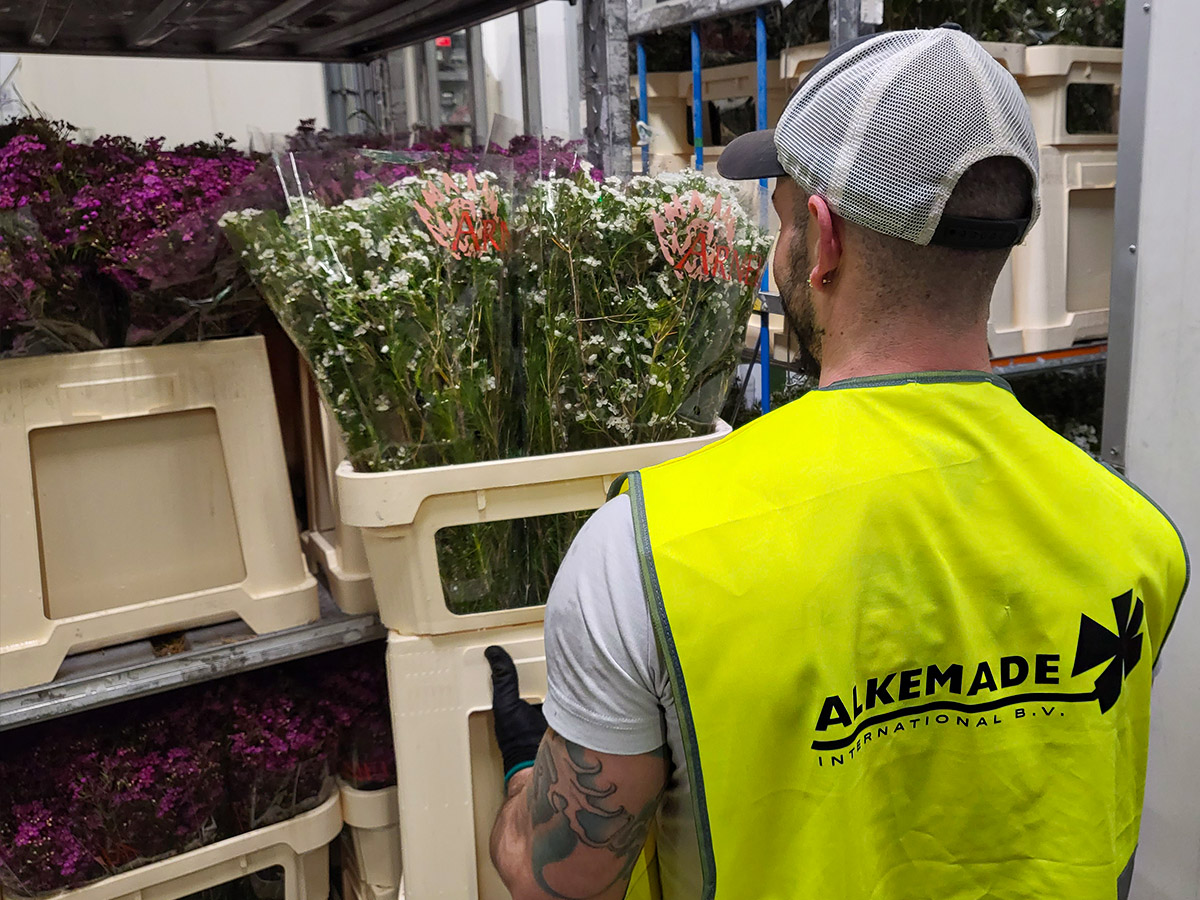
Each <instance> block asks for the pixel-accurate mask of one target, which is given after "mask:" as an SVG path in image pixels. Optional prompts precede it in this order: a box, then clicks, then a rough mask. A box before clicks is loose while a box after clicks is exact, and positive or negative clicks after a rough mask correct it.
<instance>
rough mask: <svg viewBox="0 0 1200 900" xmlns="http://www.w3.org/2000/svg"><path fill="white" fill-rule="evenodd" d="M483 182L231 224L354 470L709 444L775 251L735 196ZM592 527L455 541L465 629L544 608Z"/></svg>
mask: <svg viewBox="0 0 1200 900" xmlns="http://www.w3.org/2000/svg"><path fill="white" fill-rule="evenodd" d="M497 183H498V179H497V178H496V177H495V176H493V175H490V174H488V173H485V172H474V173H472V172H467V173H454V174H446V173H441V172H427V173H425V174H422V175H420V176H413V177H409V178H405V179H402V180H400V181H399V182H397V183H395V184H392V185H389V186H386V187H381V188H379V189H378V190H376V191H375V192H374V193H372V194H370V195H368V196H366V197H363V198H361V199H355V200H348V201H346V202H344V203H342V204H340V205H337V206H325V205H322V204H320V203H318V202H316V201H314V200H313V199H311V198H305V197H301V198H298V199H296V200H295V201H293V203H292V206H291V210H290V212H289V214H288V215H287V216H286V217H284V218H280V217H278V216H274V215H273V214H260V213H255V212H253V211H248V212H245V213H240V214H237V215H230V216H227V217H226V218H225V220H224V224H225V226H226V228H227V229H228V230H229V232H230V233H231V234H232V235H233V236H234V237H235V238H236V240H237V242H238V243H239V244H240V245H241V246H242V247H243V259H244V262H245V265H246V266H247V268H248V270H249V271H250V273H251V274H252V275H253V276H254V278H255V280H256V282H257V283H258V284H259V286H260V288H261V289H262V291H263V293H264V295H265V296H266V297H267V299H268V302H269V303H270V304H271V307H272V309H273V310H274V311H275V313H276V314H277V315H278V317H279V319H280V321H281V322H282V323H283V325H284V326H285V327H286V328H287V329H288V331H289V333H290V334H291V336H292V338H293V340H295V342H296V343H297V345H298V346H299V347H300V349H301V351H302V352H303V353H304V355H305V357H306V358H307V359H308V361H309V362H310V363H311V365H312V368H313V372H314V374H315V376H316V380H317V383H318V385H319V386H320V388H321V390H322V392H323V394H324V395H325V397H326V398H327V399H328V400H329V403H330V405H331V406H332V408H333V410H334V413H335V415H336V417H337V419H338V423H339V425H340V426H341V429H342V432H343V434H344V437H345V442H346V446H347V448H348V451H349V457H350V461H351V463H352V464H353V466H354V468H355V469H356V470H358V471H381V470H388V469H397V468H409V467H418V466H439V465H452V464H458V463H466V462H475V461H480V460H492V459H501V458H504V457H507V456H513V455H537V454H544V453H561V452H565V451H571V450H584V449H593V448H597V447H608V446H617V445H622V444H632V443H644V442H650V441H663V440H671V439H675V438H682V437H688V436H692V435H697V434H701V433H704V432H705V431H708V430H710V429H711V428H712V427H713V422H714V420H715V418H716V416H717V413H718V411H719V409H720V407H721V403H722V401H723V400H724V398H725V394H726V390H727V387H728V382H729V378H730V376H731V375H732V372H733V370H734V368H735V366H736V363H737V359H738V354H739V352H740V348H741V345H742V341H743V338H744V332H745V327H746V321H747V319H748V317H749V314H750V309H751V305H752V303H753V298H754V293H755V290H756V288H757V284H758V279H759V276H760V274H761V270H762V263H763V260H764V258H765V254H766V252H767V248H768V241H767V238H766V236H765V235H764V234H763V233H762V232H761V231H760V230H759V229H758V228H757V227H756V226H755V225H754V224H753V223H752V222H751V221H750V219H749V218H748V217H747V215H746V214H745V212H744V211H743V210H742V208H741V206H739V205H738V203H737V201H736V200H735V199H734V197H733V196H732V195H731V194H730V193H728V191H727V189H726V188H725V187H724V186H723V185H722V183H720V182H718V181H716V180H714V179H710V178H707V177H705V176H704V175H700V174H695V173H685V174H679V175H662V176H658V177H653V178H645V177H644V178H635V179H633V180H632V181H630V182H628V183H623V182H621V181H620V180H618V179H607V180H602V181H599V182H597V180H596V178H595V177H594V175H593V173H592V172H590V171H588V170H587V169H586V168H581V169H580V170H579V171H575V172H572V173H570V174H564V175H554V174H551V175H549V176H548V177H545V178H542V179H539V180H536V181H534V182H533V183H532V184H531V185H528V186H527V187H526V188H524V189H523V190H522V192H521V196H520V198H519V200H518V201H512V200H511V199H510V195H509V193H508V192H506V191H503V190H500V189H499V188H498V187H497ZM584 517H585V516H584V515H581V514H572V515H569V516H557V517H543V518H540V519H534V520H528V521H524V522H517V523H508V522H497V523H488V524H486V525H479V526H471V527H465V526H464V527H459V528H447V529H444V530H443V531H442V532H440V533H439V535H438V542H439V547H438V555H439V560H440V565H441V571H442V576H443V585H444V588H445V591H446V596H447V600H448V602H449V604H450V607H451V609H452V610H453V611H454V612H459V613H462V612H473V611H478V610H482V609H489V608H497V607H507V606H519V605H527V604H531V603H540V602H543V601H544V599H545V594H546V591H547V590H548V589H549V585H550V582H551V581H552V579H553V576H554V572H555V571H556V570H557V567H558V563H559V561H560V560H561V558H562V555H563V553H564V552H565V550H566V548H567V546H568V545H569V543H570V541H571V539H572V538H573V536H574V534H575V531H576V529H577V528H578V525H579V524H580V522H581V521H582V519H583V518H584Z"/></svg>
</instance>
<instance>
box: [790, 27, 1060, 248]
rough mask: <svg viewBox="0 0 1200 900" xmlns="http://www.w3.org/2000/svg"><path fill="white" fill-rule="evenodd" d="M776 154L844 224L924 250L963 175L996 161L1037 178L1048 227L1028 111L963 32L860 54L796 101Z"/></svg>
mask: <svg viewBox="0 0 1200 900" xmlns="http://www.w3.org/2000/svg"><path fill="white" fill-rule="evenodd" d="M775 146H776V150H777V151H778V154H779V161H780V163H781V164H782V165H783V167H784V168H785V169H786V170H787V171H788V173H789V174H790V175H791V176H792V177H793V178H794V179H795V180H796V181H797V182H799V183H800V185H801V186H802V187H804V188H805V189H806V190H807V191H808V192H809V193H810V194H820V195H821V196H823V197H825V198H826V199H827V200H828V201H829V204H830V206H831V207H832V208H833V209H834V211H835V212H837V213H838V214H839V215H840V216H842V217H843V218H845V219H847V220H848V221H851V222H855V223H856V224H859V225H862V226H863V227H865V228H870V229H872V230H874V231H879V232H882V233H883V234H889V235H893V236H894V237H899V238H904V239H905V240H909V241H913V242H915V243H917V244H928V243H929V241H930V239H931V238H932V237H933V234H934V232H935V231H936V230H937V226H938V222H939V221H940V219H941V216H942V210H943V209H944V208H945V205H946V200H947V199H949V197H950V194H951V192H952V191H953V190H954V187H955V185H956V184H958V179H959V178H960V177H961V176H962V174H963V172H965V171H966V170H967V169H968V168H970V167H971V166H972V165H974V164H975V163H976V162H979V161H980V160H982V159H986V158H988V157H992V156H1012V157H1015V158H1017V159H1019V160H1021V162H1023V163H1024V164H1025V165H1026V167H1027V168H1028V169H1029V171H1030V174H1031V175H1032V177H1033V184H1034V198H1033V206H1034V208H1033V218H1034V220H1036V218H1037V213H1038V198H1037V183H1038V152H1037V139H1036V137H1035V136H1034V132H1033V122H1032V120H1031V119H1030V116H1029V107H1028V106H1027V105H1026V103H1025V98H1024V97H1023V96H1022V95H1021V90H1020V88H1019V87H1018V86H1017V83H1016V81H1015V80H1014V79H1013V77H1012V75H1010V74H1009V73H1008V71H1007V70H1006V69H1005V68H1004V67H1003V66H1001V65H1000V64H999V63H997V62H996V61H995V60H994V59H992V58H991V57H990V56H989V55H988V54H987V51H985V50H984V49H983V47H982V46H980V44H979V43H978V42H977V41H975V40H974V39H973V38H971V37H969V36H968V35H966V34H964V33H962V32H961V31H955V30H952V29H949V28H936V29H933V30H932V31H899V32H893V33H890V34H883V35H880V36H879V37H877V38H874V39H872V40H868V41H864V42H863V43H862V44H859V45H858V46H856V47H854V48H853V49H851V50H849V51H848V52H846V53H845V54H844V55H843V56H841V57H838V58H837V59H835V60H833V61H832V62H830V63H829V64H828V65H827V66H825V67H824V68H823V69H821V70H820V71H818V72H817V73H816V74H815V75H814V76H813V77H812V78H811V79H810V80H809V81H808V82H806V83H805V84H804V85H802V86H801V87H800V89H799V90H798V91H797V92H796V93H795V95H794V96H793V97H792V99H791V100H790V101H789V103H788V105H787V108H786V109H785V110H784V113H783V115H782V116H781V117H780V120H779V125H778V127H777V128H776V130H775ZM1030 224H1031V225H1032V222H1031V223H1030Z"/></svg>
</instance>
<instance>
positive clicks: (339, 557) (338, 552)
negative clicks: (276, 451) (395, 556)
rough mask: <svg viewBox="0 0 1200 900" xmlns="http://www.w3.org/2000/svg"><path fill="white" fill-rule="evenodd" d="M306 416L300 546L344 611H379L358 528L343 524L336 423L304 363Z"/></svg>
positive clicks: (340, 447) (342, 453) (342, 451)
mask: <svg viewBox="0 0 1200 900" xmlns="http://www.w3.org/2000/svg"><path fill="white" fill-rule="evenodd" d="M300 370H301V371H300V384H301V386H302V387H301V390H302V397H301V400H302V409H303V415H304V435H305V440H304V480H305V485H306V487H307V494H308V531H306V532H304V534H302V535H301V536H300V543H301V545H302V546H303V547H304V553H305V555H306V556H307V557H308V561H309V564H310V565H312V566H313V567H314V569H315V570H316V571H320V572H322V573H323V574H324V575H325V580H326V582H327V583H328V584H329V593H331V594H332V595H333V602H334V603H336V604H337V606H338V608H339V609H340V610H342V612H344V613H348V614H350V615H360V614H363V613H373V612H376V611H377V610H378V609H379V607H378V605H377V604H376V603H375V586H374V585H373V584H372V583H371V573H370V570H369V569H368V568H367V551H366V549H365V548H364V547H363V540H362V534H361V533H360V532H359V530H358V529H357V528H354V527H353V526H350V525H347V524H346V523H345V522H343V521H342V518H341V515H340V514H339V512H338V493H337V491H338V488H337V480H336V478H335V477H334V473H335V472H336V471H337V467H338V464H339V463H341V461H342V460H343V459H345V458H346V448H345V447H344V446H343V444H342V440H341V435H340V433H339V431H338V425H337V422H336V421H335V420H334V417H333V414H332V413H331V412H330V411H329V408H328V406H327V405H326V404H325V402H324V401H323V400H322V399H321V395H320V393H319V392H318V391H317V386H316V384H315V383H314V381H313V379H312V375H311V373H310V372H309V369H308V365H307V364H306V363H305V362H303V360H302V361H301V363H300Z"/></svg>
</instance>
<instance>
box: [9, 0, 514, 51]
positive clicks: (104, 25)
mask: <svg viewBox="0 0 1200 900" xmlns="http://www.w3.org/2000/svg"><path fill="white" fill-rule="evenodd" d="M531 2H532V0H0V52H9V53H77V54H80V53H81V54H120V55H127V56H176V57H219V58H229V59H286V60H324V61H337V60H362V59H369V58H371V57H373V56H377V55H379V54H381V53H384V52H386V51H388V50H392V49H395V48H396V47H402V46H406V45H408V44H414V43H416V42H418V41H424V40H427V39H429V38H432V37H437V36H438V35H443V34H448V33H449V32H452V31H457V30H458V29H460V28H465V27H467V26H470V25H475V24H477V23H479V22H482V21H484V20H485V19H490V18H492V17H494V16H498V15H501V14H503V13H506V12H510V11H512V10H514V9H518V8H520V7H522V6H528V5H530V4H531Z"/></svg>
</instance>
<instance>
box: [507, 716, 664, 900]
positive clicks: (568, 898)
mask: <svg viewBox="0 0 1200 900" xmlns="http://www.w3.org/2000/svg"><path fill="white" fill-rule="evenodd" d="M609 758H610V759H611V757H609ZM660 758H661V757H660ZM665 765H666V764H665V760H664V761H663V762H662V767H663V773H664V774H665ZM656 786H657V792H656V793H655V794H654V795H653V796H652V797H651V798H650V799H649V800H648V801H647V802H645V803H643V804H640V805H639V806H638V807H637V808H636V809H635V811H633V812H631V811H630V810H629V809H627V808H626V806H625V805H624V804H623V803H622V802H620V801H619V799H618V794H619V790H618V784H617V783H616V781H614V780H613V776H612V774H611V773H607V772H606V771H605V769H604V763H603V762H602V760H601V758H600V756H599V755H598V754H596V753H593V752H592V751H590V750H587V749H586V748H584V747H581V746H579V745H578V744H575V743H573V742H571V741H568V740H566V739H564V738H562V737H561V736H559V735H556V734H553V733H551V734H550V735H548V736H547V739H546V740H544V741H543V742H542V747H541V749H540V751H539V752H538V758H537V762H536V764H535V765H534V771H533V781H532V784H531V785H530V788H529V793H528V796H527V802H528V807H529V817H530V820H531V824H532V826H533V836H532V837H533V840H532V857H533V859H532V862H533V875H534V878H535V880H536V881H537V883H538V885H539V886H540V887H541V889H542V890H543V891H545V892H546V893H547V894H549V895H550V896H551V897H556V898H562V900H583V898H588V897H595V896H598V895H601V894H603V893H604V892H605V891H607V890H608V889H610V888H612V887H614V886H615V885H617V884H618V883H621V882H623V881H624V880H625V879H627V878H628V877H629V875H630V872H631V871H632V869H633V866H634V864H635V863H636V862H637V858H638V855H639V854H640V853H641V850H642V847H643V845H644V844H645V842H646V835H647V833H648V831H649V828H650V824H651V822H652V821H653V819H654V813H655V811H656V810H657V809H658V802H659V799H660V798H661V796H662V781H661V780H660V781H659V782H658V783H657V785H656ZM640 796H641V797H644V796H645V793H642V794H641V795H640ZM639 799H640V797H639ZM581 873H582V874H581Z"/></svg>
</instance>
